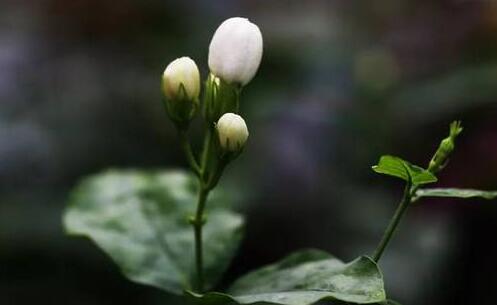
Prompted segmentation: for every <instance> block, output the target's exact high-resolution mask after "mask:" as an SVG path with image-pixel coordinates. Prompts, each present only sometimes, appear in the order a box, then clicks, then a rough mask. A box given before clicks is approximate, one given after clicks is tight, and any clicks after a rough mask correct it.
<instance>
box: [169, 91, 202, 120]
mask: <svg viewBox="0 0 497 305" xmlns="http://www.w3.org/2000/svg"><path fill="white" fill-rule="evenodd" d="M164 105H165V107H166V112H167V114H168V116H169V118H170V119H171V121H173V122H174V124H175V125H176V126H177V127H178V128H179V129H186V128H187V127H188V125H189V124H190V121H191V120H192V119H193V117H194V116H195V114H196V113H197V109H198V106H199V100H198V98H190V97H188V94H187V92H186V89H185V86H184V85H183V84H180V86H179V89H178V95H177V96H176V97H175V98H174V99H168V98H166V99H165V101H164Z"/></svg>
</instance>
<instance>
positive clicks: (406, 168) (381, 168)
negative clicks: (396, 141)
mask: <svg viewBox="0 0 497 305" xmlns="http://www.w3.org/2000/svg"><path fill="white" fill-rule="evenodd" d="M372 169H373V171H375V172H376V173H379V174H384V175H388V176H393V177H397V178H400V179H402V180H405V181H409V177H411V181H412V184H413V185H421V184H427V183H433V182H437V177H435V175H433V173H431V172H429V171H428V170H426V169H424V168H422V167H420V166H417V165H413V164H411V163H409V162H408V161H405V160H403V159H401V158H399V157H395V156H389V155H385V156H382V157H381V158H380V161H378V164H377V165H374V166H373V167H372Z"/></svg>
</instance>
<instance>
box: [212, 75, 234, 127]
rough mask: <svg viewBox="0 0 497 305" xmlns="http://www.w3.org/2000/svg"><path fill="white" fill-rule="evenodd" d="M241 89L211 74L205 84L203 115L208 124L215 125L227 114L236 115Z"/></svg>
mask: <svg viewBox="0 0 497 305" xmlns="http://www.w3.org/2000/svg"><path fill="white" fill-rule="evenodd" d="M240 94H241V87H240V86H239V85H236V84H229V83H227V82H225V81H224V80H222V79H221V78H219V77H216V76H215V75H213V74H209V77H208V78H207V81H206V83H205V93H204V115H205V119H206V121H207V122H209V123H216V122H217V121H218V120H219V118H220V117H221V116H222V115H223V114H225V113H228V112H232V113H238V109H239V104H240Z"/></svg>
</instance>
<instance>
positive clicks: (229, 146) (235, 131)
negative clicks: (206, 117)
mask: <svg viewBox="0 0 497 305" xmlns="http://www.w3.org/2000/svg"><path fill="white" fill-rule="evenodd" d="M216 128H217V133H218V136H219V143H220V145H221V147H222V148H223V149H224V150H227V151H230V152H237V151H239V150H240V149H242V148H243V146H244V145H245V142H247V138H248V136H249V132H248V129H247V125H246V124H245V121H244V120H243V118H242V117H241V116H239V115H236V114H234V113H225V114H223V116H222V117H221V118H220V119H219V121H218V122H217V125H216Z"/></svg>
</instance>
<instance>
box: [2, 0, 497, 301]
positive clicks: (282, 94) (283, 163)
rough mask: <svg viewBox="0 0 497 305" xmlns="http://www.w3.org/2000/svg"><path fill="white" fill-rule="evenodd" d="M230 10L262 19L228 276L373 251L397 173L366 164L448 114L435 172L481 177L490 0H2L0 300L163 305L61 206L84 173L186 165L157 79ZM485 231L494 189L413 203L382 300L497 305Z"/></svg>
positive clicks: (491, 109)
mask: <svg viewBox="0 0 497 305" xmlns="http://www.w3.org/2000/svg"><path fill="white" fill-rule="evenodd" d="M232 16H244V17H248V18H249V19H251V20H252V21H253V22H255V23H256V24H258V25H259V27H260V28H261V31H262V33H263V36H264V43H265V46H264V52H265V53H264V57H263V62H262V65H261V68H260V70H259V72H258V74H257V76H256V77H255V79H254V80H253V81H252V82H251V83H250V84H249V86H248V87H247V88H246V90H245V91H244V95H243V100H242V113H243V114H244V117H246V119H247V123H248V125H249V128H250V134H251V136H250V140H249V143H248V147H247V149H246V151H245V153H244V154H243V156H242V157H241V158H240V159H239V160H238V161H237V162H236V164H235V165H234V166H232V167H230V168H229V170H228V173H227V175H226V176H225V177H224V178H223V181H222V183H223V184H224V185H225V186H231V187H234V188H235V189H238V190H239V191H240V192H241V194H243V198H244V199H243V200H242V201H241V202H239V203H237V208H238V209H239V210H241V211H242V212H244V213H246V214H247V216H248V228H247V236H246V238H245V241H244V243H243V245H242V249H241V251H240V252H239V255H238V256H237V257H236V259H235V261H234V263H233V265H232V267H231V269H230V270H229V272H228V274H227V275H226V277H225V280H224V281H225V283H227V282H229V281H230V280H232V279H234V278H236V277H237V276H239V275H240V274H242V273H244V272H246V271H248V270H251V269H253V268H256V267H259V266H261V265H262V264H267V263H270V262H272V261H275V260H277V259H279V258H281V257H282V256H284V255H285V254H287V253H288V252H290V251H293V250H297V249H299V248H303V247H318V248H322V249H325V250H328V251H330V252H332V253H334V254H335V255H337V256H338V257H340V258H342V259H344V260H350V259H352V258H354V257H355V256H358V255H360V254H363V253H370V252H371V251H373V249H374V247H375V245H376V242H377V241H378V240H379V238H380V236H381V234H382V232H383V229H384V228H385V226H386V224H387V221H388V219H389V218H390V216H391V214H392V213H393V210H394V208H395V205H396V202H397V200H398V197H399V196H400V193H399V192H400V189H401V188H402V185H401V183H400V182H398V181H396V180H394V179H389V178H386V177H381V176H378V175H376V174H374V173H373V172H372V171H371V170H370V166H371V165H373V164H374V163H375V162H376V161H377V159H378V157H379V156H380V155H381V154H384V153H390V154H396V155H400V156H402V157H404V158H406V159H408V160H411V161H413V162H415V163H419V164H421V165H425V164H427V162H428V161H429V159H430V157H431V154H432V153H433V151H434V150H435V149H436V147H437V145H438V143H439V140H440V139H441V138H443V137H444V136H445V135H446V134H447V131H448V124H449V123H450V121H451V120H454V119H461V120H463V122H464V127H465V130H464V133H463V134H462V136H461V137H460V139H459V140H460V141H459V142H458V147H457V150H456V152H455V154H454V156H453V158H452V160H451V163H450V165H449V167H448V168H447V169H446V170H445V171H444V172H443V174H442V175H441V176H440V183H439V185H441V186H455V187H474V188H484V189H497V175H496V173H497V121H496V120H497V2H495V1H489V0H485V1H476V0H475V1H473V0H443V1H420V0H416V1H414V0H409V1H406V0H378V1H350V0H334V1H330V0H316V1H293V0H292V1H267V0H250V1H249V0H245V1H242V0H240V1H234V0H224V1H202V0H188V1H185V0H176V1H166V0H162V1H159V0H149V1H138V0H120V1H111V0H71V1H65V0H39V1H34V0H33V1H28V0H10V1H9V0H3V1H1V2H0V304H2V305H3V304H5V305H23V304H68V305H73V304H94V305H110V304H127V305H133V304H151V305H155V304H176V303H177V304H179V302H180V300H178V299H175V298H170V297H169V296H168V295H167V294H165V293H162V292H160V291H158V290H156V289H154V288H149V287H146V286H140V285H135V284H133V283H131V282H128V281H127V280H126V279H125V278H124V277H123V276H122V275H121V274H120V272H119V270H118V268H117V267H116V266H115V265H114V264H113V263H112V262H111V261H110V259H109V258H108V257H107V256H105V255H104V254H103V253H102V252H101V251H100V250H99V249H98V248H97V247H95V246H94V245H93V244H92V243H91V242H89V241H88V240H85V239H78V238H71V237H67V236H65V235H64V233H63V230H62V226H61V213H62V211H63V209H64V206H65V204H66V199H67V194H68V192H69V191H70V189H71V187H73V186H74V185H75V184H76V183H77V181H78V180H79V179H80V178H81V177H82V176H85V175H89V174H93V173H96V172H99V171H102V170H103V169H106V168H109V167H119V168H122V167H145V168H157V167H184V166H185V162H184V160H183V157H182V155H181V153H180V149H179V148H178V146H177V141H176V138H175V134H174V129H173V127H172V125H171V124H170V122H169V121H168V120H167V118H166V116H165V114H164V113H163V111H162V106H161V102H160V101H161V92H160V77H161V74H162V72H163V70H164V68H165V66H166V65H167V63H168V62H170V61H171V60H173V59H175V58H176V57H180V56H184V55H188V56H190V57H192V58H193V59H194V60H195V61H196V62H197V63H198V64H199V65H200V67H201V70H202V75H203V77H205V76H206V75H207V49H208V44H209V41H210V39H211V37H212V34H213V33H214V30H215V29H216V27H217V26H218V25H219V24H220V23H221V22H222V21H223V20H224V19H226V18H228V17H232ZM197 136H198V135H197ZM496 232H497V203H496V202H483V201H479V200H468V201H460V200H427V201H424V202H423V203H422V204H420V205H417V206H415V207H414V208H412V209H411V210H410V213H409V214H408V217H407V218H406V219H405V221H404V222H403V224H402V226H401V228H400V231H399V232H398V234H397V235H396V236H395V238H394V240H393V242H392V244H391V245H390V248H389V251H388V252H387V253H386V255H385V257H384V259H383V260H382V262H381V265H382V267H383V269H384V273H385V278H386V282H387V289H388V292H389V294H390V296H391V297H392V298H394V299H397V300H399V301H400V302H402V303H403V304H405V305H414V304H416V305H423V304H426V305H428V304H430V305H431V304H452V305H454V304H456V305H457V304H497V303H496V301H495V300H496V299H497V289H495V287H496V286H497V279H496V278H495V277H496V274H497V260H496V259H495V258H496V257H497V239H496V238H495V233H496ZM221 287H222V285H221Z"/></svg>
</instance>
